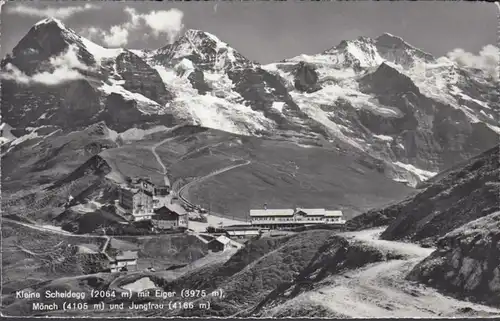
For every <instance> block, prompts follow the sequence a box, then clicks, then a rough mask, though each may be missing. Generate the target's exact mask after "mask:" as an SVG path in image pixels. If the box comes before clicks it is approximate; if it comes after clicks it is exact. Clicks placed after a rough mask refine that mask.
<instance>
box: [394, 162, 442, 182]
mask: <svg viewBox="0 0 500 321" xmlns="http://www.w3.org/2000/svg"><path fill="white" fill-rule="evenodd" d="M393 164H394V165H396V166H398V167H401V168H404V169H405V170H407V171H409V172H411V173H413V174H415V175H417V176H418V178H419V179H420V180H421V181H426V180H428V179H429V178H431V177H433V176H435V175H436V174H437V172H431V171H426V170H423V169H420V168H417V167H415V166H413V165H411V164H405V163H401V162H394V163H393Z"/></svg>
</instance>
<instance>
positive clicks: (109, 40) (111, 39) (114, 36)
mask: <svg viewBox="0 0 500 321" xmlns="http://www.w3.org/2000/svg"><path fill="white" fill-rule="evenodd" d="M128 35H129V33H128V30H127V29H126V28H125V27H124V26H113V27H111V29H110V30H109V31H104V32H102V38H103V39H102V40H103V41H104V43H105V44H107V45H108V46H110V47H121V46H124V45H126V44H127V43H128Z"/></svg>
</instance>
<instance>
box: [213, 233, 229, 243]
mask: <svg viewBox="0 0 500 321" xmlns="http://www.w3.org/2000/svg"><path fill="white" fill-rule="evenodd" d="M213 241H217V242H219V243H222V244H224V245H226V244H228V243H229V242H231V239H229V238H228V237H227V236H224V235H221V236H219V237H218V238H216V239H215V240H213ZM213 241H212V242H213Z"/></svg>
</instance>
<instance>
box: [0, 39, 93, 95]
mask: <svg viewBox="0 0 500 321" xmlns="http://www.w3.org/2000/svg"><path fill="white" fill-rule="evenodd" d="M77 50H78V48H77V47H76V46H75V45H71V46H69V48H68V50H66V51H65V52H63V53H61V54H60V55H58V56H56V57H52V58H50V60H49V64H50V65H51V66H52V67H53V68H54V69H53V70H52V71H44V72H40V73H36V74H34V75H32V76H28V75H26V74H25V73H23V72H22V71H21V70H19V69H18V68H17V67H16V66H14V65H12V64H11V63H8V64H7V65H6V66H5V69H4V71H2V72H1V73H0V78H1V79H6V80H13V81H15V82H17V83H19V84H25V85H30V84H44V85H48V86H54V85H59V84H61V83H65V82H68V81H71V80H78V79H84V78H85V76H84V75H82V74H81V73H80V72H79V71H78V70H77V69H79V70H89V69H90V68H89V67H88V66H86V65H85V64H83V63H82V62H81V61H80V60H79V59H78V55H77Z"/></svg>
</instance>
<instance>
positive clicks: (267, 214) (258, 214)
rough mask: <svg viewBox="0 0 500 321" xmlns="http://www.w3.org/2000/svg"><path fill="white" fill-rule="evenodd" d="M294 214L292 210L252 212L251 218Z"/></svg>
mask: <svg viewBox="0 0 500 321" xmlns="http://www.w3.org/2000/svg"><path fill="white" fill-rule="evenodd" d="M294 213H295V211H294V210H292V209H265V210H250V216H293V214H294Z"/></svg>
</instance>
